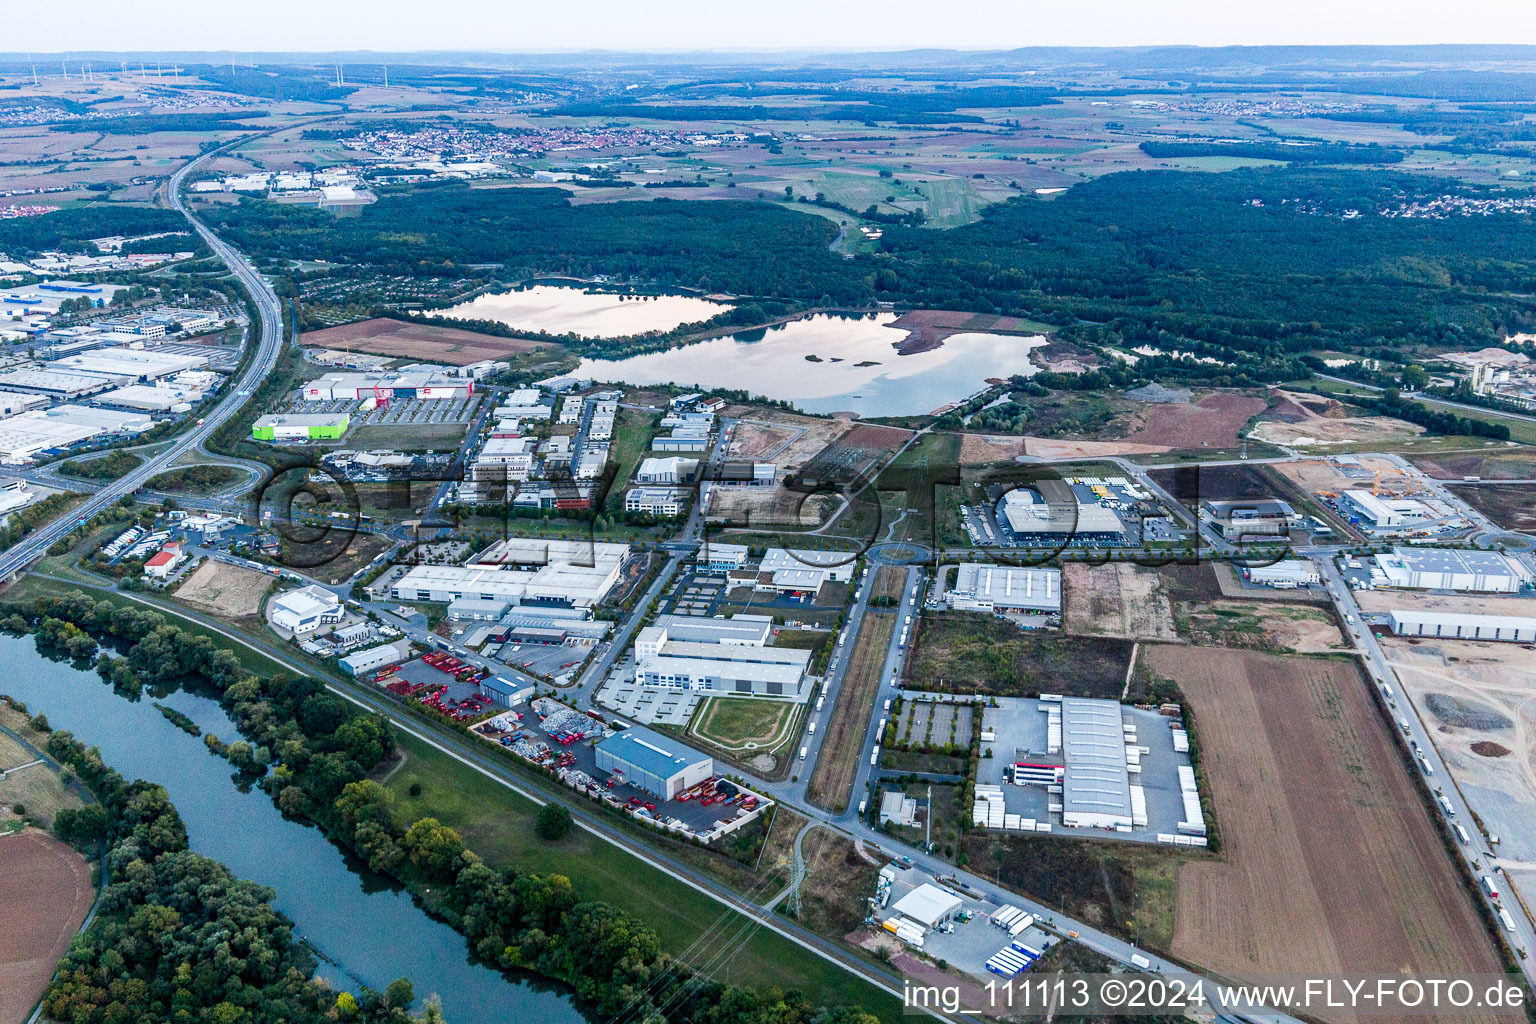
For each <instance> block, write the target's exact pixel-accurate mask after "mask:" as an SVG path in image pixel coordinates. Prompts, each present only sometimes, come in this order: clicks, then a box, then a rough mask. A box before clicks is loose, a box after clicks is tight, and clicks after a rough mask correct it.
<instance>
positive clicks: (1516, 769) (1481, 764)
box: [1381, 638, 1536, 905]
mask: <svg viewBox="0 0 1536 1024" xmlns="http://www.w3.org/2000/svg"><path fill="white" fill-rule="evenodd" d="M1381 647H1382V651H1383V652H1384V653H1385V654H1386V656H1387V663H1388V664H1389V665H1391V666H1392V670H1393V672H1395V673H1396V674H1397V679H1398V684H1399V685H1400V687H1401V688H1402V690H1403V692H1404V693H1405V694H1406V695H1407V697H1408V698H1409V699H1410V700H1412V701H1413V704H1414V707H1415V708H1417V709H1418V712H1419V715H1420V717H1421V718H1422V719H1423V720H1424V721H1425V722H1426V723H1428V724H1430V725H1431V726H1432V727H1433V728H1432V729H1431V730H1430V738H1431V739H1433V740H1434V743H1435V748H1436V749H1437V750H1438V751H1439V752H1440V756H1441V758H1442V759H1443V760H1444V761H1445V765H1446V767H1447V768H1448V769H1449V770H1450V773H1451V777H1452V778H1453V779H1454V780H1455V782H1456V785H1457V787H1458V788H1459V789H1460V790H1461V793H1462V796H1464V797H1465V798H1466V800H1467V802H1468V804H1469V805H1470V806H1471V807H1472V810H1473V812H1474V813H1475V814H1476V815H1477V819H1478V820H1477V821H1476V822H1467V823H1466V827H1467V828H1468V829H1472V830H1476V829H1478V828H1481V829H1485V830H1486V831H1488V832H1490V833H1492V834H1494V835H1497V836H1499V840H1500V841H1499V847H1498V851H1499V855H1500V862H1501V863H1502V864H1503V866H1504V868H1505V870H1506V872H1508V874H1509V877H1510V880H1511V881H1512V882H1513V883H1514V885H1515V888H1516V889H1517V890H1518V891H1519V893H1520V896H1521V897H1522V898H1523V899H1524V900H1525V902H1526V903H1527V904H1528V905H1529V904H1530V903H1531V901H1532V900H1536V867H1533V865H1536V653H1532V651H1531V650H1530V648H1528V647H1526V646H1524V645H1521V644H1507V643H1477V642H1473V641H1464V640H1443V639H1437V640H1418V639H1392V638H1383V640H1382V643H1381Z"/></svg>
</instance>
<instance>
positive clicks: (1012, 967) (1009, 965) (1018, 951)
mask: <svg viewBox="0 0 1536 1024" xmlns="http://www.w3.org/2000/svg"><path fill="white" fill-rule="evenodd" d="M1039 959H1040V951H1039V950H1038V949H1036V948H1035V947H1033V946H1031V945H1029V944H1028V943H1024V942H1020V941H1019V940H1017V939H1015V940H1013V941H1012V942H1010V943H1008V945H1006V946H1004V947H1003V948H1002V949H1000V950H998V951H997V952H996V953H994V954H992V958H991V959H990V960H988V961H987V970H989V971H991V972H992V973H993V974H1001V975H1002V976H1003V977H1005V978H1011V977H1013V976H1014V975H1015V974H1018V973H1019V972H1021V971H1027V970H1029V969H1030V968H1031V967H1032V966H1034V963H1035V961H1036V960H1039Z"/></svg>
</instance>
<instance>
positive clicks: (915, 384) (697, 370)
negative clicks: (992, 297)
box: [575, 313, 1046, 416]
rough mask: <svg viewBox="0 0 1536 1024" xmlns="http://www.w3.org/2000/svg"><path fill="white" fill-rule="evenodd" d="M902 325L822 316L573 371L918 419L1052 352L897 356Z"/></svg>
mask: <svg viewBox="0 0 1536 1024" xmlns="http://www.w3.org/2000/svg"><path fill="white" fill-rule="evenodd" d="M895 319H896V315H895V314H894V313H875V314H870V315H867V316H833V315H827V314H819V315H816V316H811V317H806V318H804V319H802V320H794V321H791V322H790V323H787V324H783V325H782V326H778V327H772V328H769V329H767V330H766V331H765V330H756V331H747V332H742V333H739V334H734V335H730V336H727V337H721V338H713V339H711V340H709V341H701V342H698V343H697V344H693V345H685V346H683V347H681V348H674V349H668V350H666V351H664V352H648V353H644V354H641V355H634V356H629V357H628V358H625V359H584V360H582V363H581V366H579V367H578V368H577V369H576V371H575V372H576V374H577V375H578V376H582V377H591V378H593V379H595V380H600V381H615V382H622V383H625V384H666V383H676V384H678V385H680V386H683V387H697V388H700V389H703V390H708V389H711V388H736V389H740V390H743V391H748V392H751V393H752V394H754V395H762V396H763V397H765V398H772V399H781V400H784V401H788V402H792V403H794V405H795V406H796V407H798V408H800V409H801V410H803V411H805V412H808V413H834V412H852V413H857V414H858V415H860V416H919V415H924V414H927V413H930V412H933V411H934V410H936V409H938V408H940V407H941V406H945V405H948V404H949V403H951V402H958V401H961V400H962V399H965V398H968V397H969V396H971V395H973V394H975V393H976V392H978V391H980V390H982V389H983V388H984V387H985V386H986V384H985V381H986V379H987V378H988V377H1010V376H1013V375H1014V374H1020V375H1023V376H1031V375H1033V374H1034V373H1035V372H1036V371H1037V370H1038V367H1036V366H1034V365H1033V364H1032V363H1031V362H1030V361H1029V353H1030V350H1031V349H1035V348H1039V347H1040V346H1042V345H1044V344H1045V343H1046V339H1045V338H1044V337H1033V338H1030V337H1018V336H1016V335H1005V334H982V333H975V332H967V333H962V334H953V335H950V337H948V338H947V339H945V341H944V344H943V345H942V346H940V347H938V348H934V349H930V350H929V351H927V352H916V353H913V354H911V355H898V354H897V352H896V349H895V346H896V345H898V344H900V343H901V341H902V340H903V339H905V338H906V336H907V335H906V331H904V330H901V329H900V328H892V327H890V326H888V325H889V324H890V323H891V321H893V320H895ZM808 356H815V357H816V359H814V360H813V359H808V358H807V357H808ZM818 360H819V361H818ZM834 360H836V361H834Z"/></svg>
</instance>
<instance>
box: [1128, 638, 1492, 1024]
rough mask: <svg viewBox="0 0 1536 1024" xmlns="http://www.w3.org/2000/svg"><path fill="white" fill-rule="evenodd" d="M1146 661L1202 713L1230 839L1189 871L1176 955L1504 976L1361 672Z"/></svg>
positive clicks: (1163, 656)
mask: <svg viewBox="0 0 1536 1024" xmlns="http://www.w3.org/2000/svg"><path fill="white" fill-rule="evenodd" d="M1143 657H1144V658H1146V659H1147V663H1148V664H1149V665H1150V667H1151V668H1152V669H1154V670H1155V671H1157V672H1158V673H1160V674H1162V675H1164V676H1168V677H1170V678H1172V679H1174V680H1177V682H1178V684H1179V686H1180V687H1181V688H1182V689H1183V691H1184V693H1185V695H1186V696H1187V697H1188V698H1189V699H1190V701H1191V702H1192V703H1193V704H1194V707H1195V712H1196V715H1197V722H1198V726H1199V736H1200V748H1201V751H1202V754H1203V757H1204V761H1205V768H1206V772H1207V774H1208V775H1209V777H1210V778H1211V780H1212V787H1213V798H1214V800H1215V806H1216V818H1217V822H1218V824H1219V826H1220V829H1221V837H1222V844H1223V845H1222V853H1221V857H1220V859H1218V860H1196V861H1191V862H1189V863H1187V864H1185V865H1183V866H1182V867H1181V868H1180V869H1179V876H1178V907H1177V911H1176V914H1175V920H1174V938H1173V944H1172V950H1171V951H1172V952H1173V953H1174V954H1175V955H1177V956H1180V957H1183V958H1185V959H1187V960H1190V961H1193V962H1194V963H1196V964H1199V965H1201V966H1202V967H1206V968H1208V969H1210V970H1213V971H1215V972H1217V973H1218V974H1221V975H1224V976H1227V977H1232V978H1242V977H1253V976H1256V975H1259V974H1266V973H1271V972H1274V973H1292V974H1305V975H1312V976H1316V975H1324V974H1351V975H1372V976H1376V975H1381V976H1386V975H1398V974H1402V973H1404V972H1405V971H1412V972H1413V973H1415V974H1418V975H1420V976H1431V977H1434V976H1440V977H1444V976H1449V975H1452V974H1463V973H1469V972H1474V973H1498V972H1499V971H1500V965H1499V959H1498V957H1497V955H1496V954H1495V951H1494V948H1493V944H1492V942H1491V940H1490V939H1489V937H1488V934H1487V932H1486V931H1485V930H1484V928H1483V925H1482V923H1481V922H1480V921H1479V919H1478V917H1477V915H1476V913H1475V912H1474V910H1473V907H1472V903H1471V899H1470V897H1469V896H1468V894H1467V893H1466V891H1465V890H1464V889H1463V888H1462V885H1461V883H1460V881H1459V880H1458V879H1457V877H1456V874H1455V871H1454V869H1453V868H1452V865H1451V862H1450V859H1449V855H1448V854H1447V853H1446V851H1445V848H1444V846H1443V844H1442V842H1441V840H1440V838H1439V837H1438V836H1437V835H1436V834H1435V831H1434V828H1433V826H1432V824H1431V822H1430V820H1429V814H1428V812H1427V811H1426V809H1425V808H1424V805H1423V803H1422V802H1421V800H1420V798H1419V796H1418V794H1417V792H1415V790H1414V786H1413V783H1412V780H1411V779H1409V777H1408V775H1407V769H1406V768H1405V766H1404V765H1403V764H1402V761H1401V760H1400V758H1399V755H1398V753H1397V752H1396V750H1395V749H1394V748H1393V746H1392V739H1391V737H1390V736H1388V734H1387V728H1386V725H1385V724H1384V723H1383V722H1382V720H1381V718H1380V715H1379V714H1378V713H1377V711H1376V710H1375V709H1374V708H1373V707H1372V706H1371V705H1370V697H1369V695H1368V694H1367V692H1366V687H1365V683H1364V681H1363V680H1362V679H1361V678H1360V675H1359V670H1358V669H1357V667H1356V666H1355V665H1354V664H1353V663H1349V662H1343V661H1332V660H1323V659H1303V658H1296V657H1289V658H1284V657H1277V656H1274V655H1268V654H1258V653H1252V652H1244V651H1224V650H1213V649H1210V648H1205V649H1200V650H1195V649H1191V648H1186V647H1170V646H1158V647H1152V648H1144V649H1143ZM1322 1017H1323V1019H1326V1020H1329V1021H1347V1020H1353V1019H1356V1018H1354V1017H1353V1016H1351V1015H1349V1014H1346V1013H1343V1012H1341V1011H1332V1012H1328V1013H1326V1014H1323V1015H1322ZM1417 1019H1422V1020H1430V1019H1438V1018H1429V1017H1424V1018H1417ZM1443 1019H1445V1020H1456V1021H1460V1022H1468V1021H1472V1020H1478V1021H1494V1020H1500V1021H1502V1020H1506V1019H1507V1020H1510V1021H1515V1020H1519V1019H1520V1017H1519V1015H1513V1016H1508V1017H1499V1016H1496V1015H1493V1014H1491V1013H1483V1014H1480V1015H1477V1014H1474V1015H1468V1016H1454V1017H1452V1016H1447V1017H1445V1018H1443Z"/></svg>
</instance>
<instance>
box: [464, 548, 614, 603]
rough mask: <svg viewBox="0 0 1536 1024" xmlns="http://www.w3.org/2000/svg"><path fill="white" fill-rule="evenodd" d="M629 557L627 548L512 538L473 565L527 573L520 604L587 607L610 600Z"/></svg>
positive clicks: (482, 553) (471, 564)
mask: <svg viewBox="0 0 1536 1024" xmlns="http://www.w3.org/2000/svg"><path fill="white" fill-rule="evenodd" d="M628 559H629V545H628V544H614V543H609V542H601V541H591V542H589V541H577V540H542V539H539V538H536V537H509V538H507V539H505V540H499V541H497V542H496V543H494V544H492V545H491V546H490V547H488V548H486V549H485V550H484V551H482V552H480V553H479V554H478V555H476V556H475V557H474V559H473V560H472V561H471V562H470V563H469V564H470V566H471V567H474V568H484V567H488V566H495V567H511V568H516V569H521V570H523V572H521V573H520V575H525V576H528V577H529V579H528V581H527V584H526V587H525V590H524V594H523V599H522V601H521V602H519V603H532V604H549V605H565V606H570V607H576V608H587V607H590V606H592V605H595V604H601V603H602V601H603V599H604V598H606V597H607V596H608V593H609V591H611V590H612V589H613V587H614V584H616V583H618V581H619V576H620V574H621V573H622V572H623V569H624V563H625V562H626V561H627V560H628Z"/></svg>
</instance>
